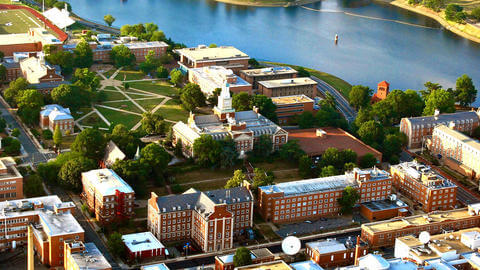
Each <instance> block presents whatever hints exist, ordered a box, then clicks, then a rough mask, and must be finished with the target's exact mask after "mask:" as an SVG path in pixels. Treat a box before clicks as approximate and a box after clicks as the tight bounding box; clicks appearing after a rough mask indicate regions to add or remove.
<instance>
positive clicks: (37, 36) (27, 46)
mask: <svg viewBox="0 0 480 270" xmlns="http://www.w3.org/2000/svg"><path fill="white" fill-rule="evenodd" d="M64 35H65V36H66V34H64ZM45 45H52V46H55V47H57V48H61V46H62V41H60V40H59V39H58V38H57V37H55V36H54V35H52V34H50V32H49V31H47V30H46V29H44V28H30V30H29V31H28V33H21V34H8V35H0V51H1V52H3V53H4V54H5V56H6V57H8V56H13V54H14V53H16V52H41V51H42V49H43V46H45Z"/></svg>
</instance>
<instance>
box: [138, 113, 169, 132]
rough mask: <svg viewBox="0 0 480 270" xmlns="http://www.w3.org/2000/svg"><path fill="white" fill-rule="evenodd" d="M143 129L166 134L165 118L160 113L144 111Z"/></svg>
mask: <svg viewBox="0 0 480 270" xmlns="http://www.w3.org/2000/svg"><path fill="white" fill-rule="evenodd" d="M141 123H142V129H143V130H144V131H145V132H147V133H148V134H150V135H152V134H165V120H164V119H163V116H162V115H160V114H158V113H151V112H144V113H143V114H142V121H141Z"/></svg>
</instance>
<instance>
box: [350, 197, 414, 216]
mask: <svg viewBox="0 0 480 270" xmlns="http://www.w3.org/2000/svg"><path fill="white" fill-rule="evenodd" d="M389 197H390V198H389V199H385V200H381V201H372V202H364V203H361V204H360V214H361V215H362V216H363V217H364V218H366V219H368V220H369V221H377V220H385V219H391V218H394V217H405V216H407V215H408V204H406V203H404V202H402V201H400V200H397V199H395V200H393V199H392V198H394V197H396V195H390V196H389Z"/></svg>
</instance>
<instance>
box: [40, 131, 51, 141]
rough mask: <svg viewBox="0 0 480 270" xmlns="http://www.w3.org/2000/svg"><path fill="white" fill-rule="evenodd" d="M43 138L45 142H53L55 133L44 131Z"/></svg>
mask: <svg viewBox="0 0 480 270" xmlns="http://www.w3.org/2000/svg"><path fill="white" fill-rule="evenodd" d="M42 138H44V139H45V140H51V139H52V138H53V133H52V131H50V130H49V129H44V130H42Z"/></svg>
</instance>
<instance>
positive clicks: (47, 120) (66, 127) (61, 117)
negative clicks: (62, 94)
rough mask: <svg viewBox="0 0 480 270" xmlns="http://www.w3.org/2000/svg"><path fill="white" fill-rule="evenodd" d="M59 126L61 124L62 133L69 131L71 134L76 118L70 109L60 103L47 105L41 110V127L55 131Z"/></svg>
mask: <svg viewBox="0 0 480 270" xmlns="http://www.w3.org/2000/svg"><path fill="white" fill-rule="evenodd" d="M57 126H59V128H60V131H61V132H62V134H65V133H66V132H67V131H68V132H70V134H71V133H73V129H74V127H75V120H74V119H73V117H72V115H71V114H70V109H68V108H64V107H62V106H60V105H58V104H49V105H45V107H43V109H42V111H40V128H41V129H49V130H50V131H52V132H54V131H55V128H56V127H57Z"/></svg>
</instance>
